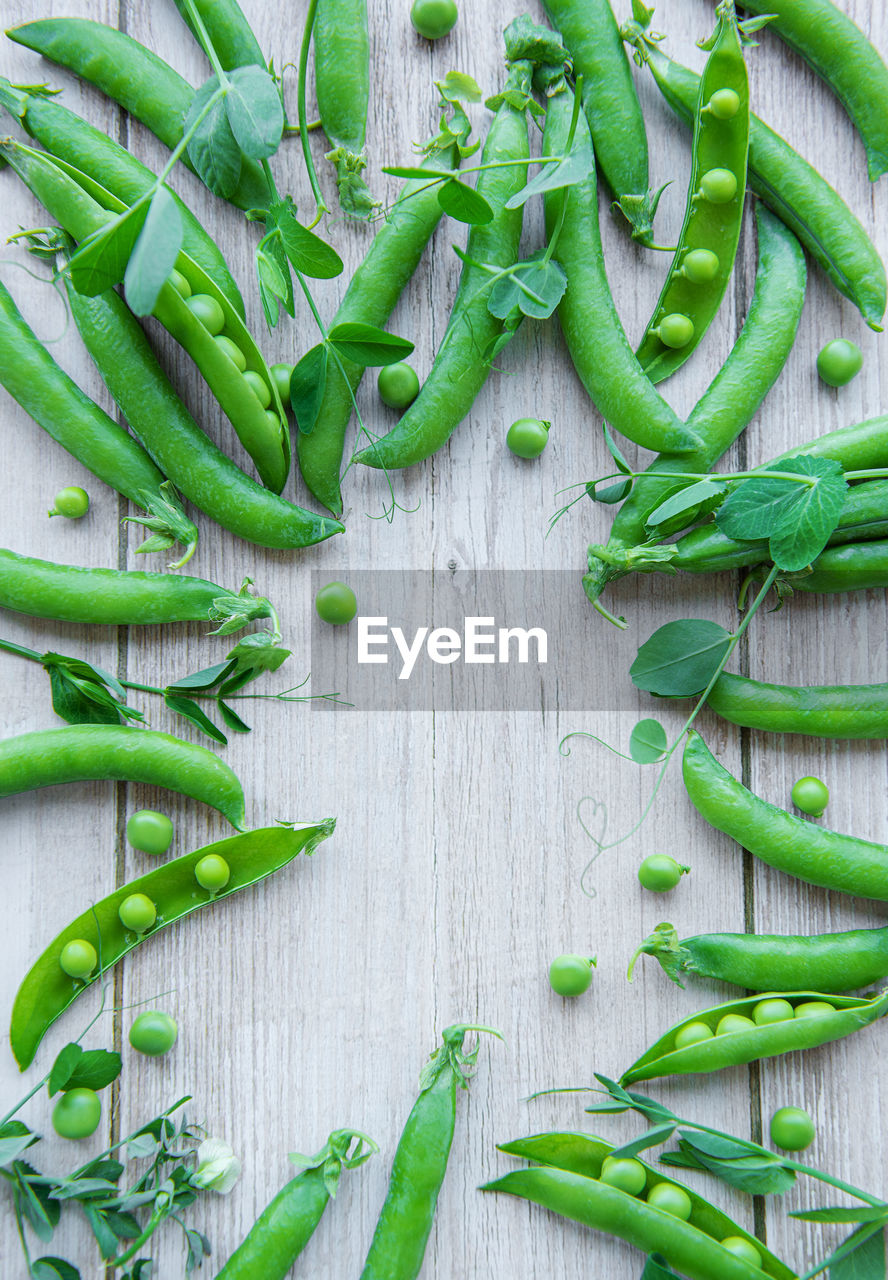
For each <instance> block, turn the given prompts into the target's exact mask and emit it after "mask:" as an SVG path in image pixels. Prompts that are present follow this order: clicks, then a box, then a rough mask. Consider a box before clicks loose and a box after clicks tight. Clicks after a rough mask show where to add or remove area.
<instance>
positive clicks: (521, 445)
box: [506, 418, 552, 458]
mask: <svg viewBox="0 0 888 1280" xmlns="http://www.w3.org/2000/svg"><path fill="white" fill-rule="evenodd" d="M551 426H552V424H551V422H546V421H544V420H543V419H542V418H519V419H518V420H517V422H513V423H512V425H511V427H509V430H508V431H507V432H506V444H507V445H508V447H509V448H510V449H511V451H512V453H514V454H515V456H516V457H518V458H538V457H539V456H540V454H541V453H542V452H543V450H544V449H545V447H546V445H547V444H548V442H549V430H550V428H551Z"/></svg>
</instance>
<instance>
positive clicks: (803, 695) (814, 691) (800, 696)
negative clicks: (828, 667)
mask: <svg viewBox="0 0 888 1280" xmlns="http://www.w3.org/2000/svg"><path fill="white" fill-rule="evenodd" d="M706 705H707V706H708V707H709V708H710V709H711V710H712V711H714V712H715V713H716V715H718V716H721V718H722V720H728V721H730V723H731V724H738V725H741V726H743V727H744V728H747V729H762V730H765V731H766V732H770V733H803V734H805V735H806V736H807V737H809V738H868V739H870V740H878V739H880V738H888V684H834V685H828V684H827V685H822V684H821V685H807V686H805V685H803V686H798V685H787V684H767V683H765V682H764V681H761V680H750V679H749V678H748V677H747V676H737V675H732V674H731V673H729V672H723V673H722V674H721V675H720V676H719V678H718V679H717V680H716V682H715V684H714V685H713V687H712V689H711V690H710V692H709V696H708V697H707V699H706ZM781 985H783V986H786V985H787V984H786V983H782V984H781ZM789 985H792V984H791V983H790V984H789ZM812 985H814V986H818V985H819V983H813V984H812ZM855 985H856V984H855Z"/></svg>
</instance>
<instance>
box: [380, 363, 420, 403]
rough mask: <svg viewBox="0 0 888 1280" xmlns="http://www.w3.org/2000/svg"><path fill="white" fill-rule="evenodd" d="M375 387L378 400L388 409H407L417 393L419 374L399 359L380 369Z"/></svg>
mask: <svg viewBox="0 0 888 1280" xmlns="http://www.w3.org/2000/svg"><path fill="white" fill-rule="evenodd" d="M376 388H377V390H378V391H379V398H380V400H381V401H382V403H383V404H386V405H388V407H389V408H390V409H407V408H409V406H410V405H412V404H413V401H414V400H415V399H416V397H417V396H418V395H419V376H418V374H417V372H416V370H415V369H413V368H411V366H410V365H409V364H406V363H405V362H404V361H403V360H399V361H398V362H397V363H396V364H388V365H385V366H384V367H383V368H382V369H380V371H379V376H378V378H377V379H376Z"/></svg>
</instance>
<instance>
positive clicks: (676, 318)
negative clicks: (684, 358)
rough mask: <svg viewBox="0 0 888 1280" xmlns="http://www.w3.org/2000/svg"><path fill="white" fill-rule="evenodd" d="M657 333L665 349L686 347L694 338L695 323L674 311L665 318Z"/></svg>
mask: <svg viewBox="0 0 888 1280" xmlns="http://www.w3.org/2000/svg"><path fill="white" fill-rule="evenodd" d="M656 333H657V336H658V337H659V339H660V341H661V342H662V343H663V346H664V347H672V348H677V347H686V346H687V344H688V343H689V342H690V340H691V338H693V336H694V322H693V320H692V319H691V317H690V316H684V315H682V314H681V312H680V311H673V312H672V314H671V315H668V316H664V317H663V319H662V320H661V321H660V323H659V325H658V326H657V329H656Z"/></svg>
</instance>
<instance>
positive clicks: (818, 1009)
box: [794, 1000, 836, 1018]
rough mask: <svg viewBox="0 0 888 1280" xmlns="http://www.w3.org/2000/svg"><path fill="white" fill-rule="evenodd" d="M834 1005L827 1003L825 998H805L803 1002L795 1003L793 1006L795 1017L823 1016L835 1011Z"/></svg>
mask: <svg viewBox="0 0 888 1280" xmlns="http://www.w3.org/2000/svg"><path fill="white" fill-rule="evenodd" d="M835 1011H836V1010H835V1006H834V1005H831V1004H829V1003H828V1002H827V1001H826V1000H806V1001H805V1002H804V1003H803V1004H797V1005H796V1007H795V1014H794V1016H795V1017H796V1018H823V1017H825V1016H826V1015H827V1014H830V1013H835Z"/></svg>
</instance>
